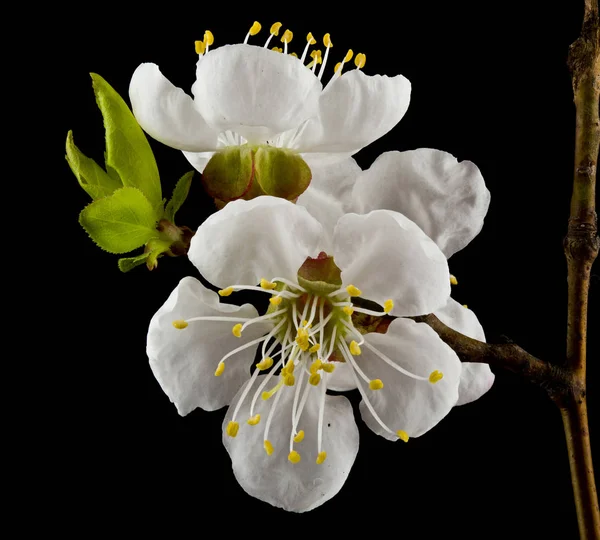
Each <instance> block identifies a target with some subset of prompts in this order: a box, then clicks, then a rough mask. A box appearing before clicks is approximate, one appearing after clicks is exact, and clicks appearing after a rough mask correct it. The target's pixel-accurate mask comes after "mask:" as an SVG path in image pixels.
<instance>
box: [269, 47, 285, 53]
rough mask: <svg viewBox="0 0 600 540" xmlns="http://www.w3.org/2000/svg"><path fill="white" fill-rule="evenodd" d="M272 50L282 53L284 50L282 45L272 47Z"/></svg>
mask: <svg viewBox="0 0 600 540" xmlns="http://www.w3.org/2000/svg"><path fill="white" fill-rule="evenodd" d="M271 50H272V51H275V52H280V53H282V52H283V49H282V48H281V47H271Z"/></svg>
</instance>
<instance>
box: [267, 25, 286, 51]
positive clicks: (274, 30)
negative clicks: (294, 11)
mask: <svg viewBox="0 0 600 540" xmlns="http://www.w3.org/2000/svg"><path fill="white" fill-rule="evenodd" d="M281 26H282V24H281V23H280V22H276V23H273V24H272V25H271V29H270V30H269V33H270V34H271V35H270V36H269V37H268V38H267V42H266V43H265V49H266V48H267V47H268V46H269V43H271V40H272V39H273V36H278V35H279V29H280V28H281Z"/></svg>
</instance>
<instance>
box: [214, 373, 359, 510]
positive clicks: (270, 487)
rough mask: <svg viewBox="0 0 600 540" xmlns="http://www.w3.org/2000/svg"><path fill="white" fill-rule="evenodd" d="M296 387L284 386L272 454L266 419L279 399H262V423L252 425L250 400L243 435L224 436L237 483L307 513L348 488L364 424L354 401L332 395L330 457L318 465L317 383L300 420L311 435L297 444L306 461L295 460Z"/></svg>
mask: <svg viewBox="0 0 600 540" xmlns="http://www.w3.org/2000/svg"><path fill="white" fill-rule="evenodd" d="M260 378H262V377H259V380H260ZM294 390H295V388H294V387H286V386H284V387H283V388H282V390H281V391H282V392H283V394H282V396H281V398H280V400H279V402H278V404H277V409H276V412H275V413H274V416H273V420H272V423H271V428H270V430H269V441H270V442H271V443H272V444H273V448H274V452H273V454H272V455H270V456H268V455H267V454H266V452H265V450H264V447H263V443H264V428H265V423H266V421H267V416H268V414H269V410H270V407H271V405H272V403H273V402H274V399H275V398H271V399H270V400H269V401H263V400H261V399H260V398H259V401H258V402H257V403H258V407H257V409H255V411H254V412H255V413H257V412H258V413H260V415H261V421H260V423H259V424H258V425H256V426H249V425H248V424H246V420H247V419H248V418H249V416H250V412H249V405H250V403H249V402H250V400H249V399H246V400H245V402H244V404H243V405H242V407H241V410H240V413H239V414H238V417H236V421H238V422H239V424H240V429H239V432H238V435H237V437H235V438H231V437H229V436H228V435H226V434H224V435H223V444H224V445H225V448H227V451H228V452H229V455H230V457H231V462H232V465H233V472H234V473H235V477H236V478H237V481H238V482H239V483H240V485H241V486H242V488H244V490H245V491H246V492H247V493H248V494H249V495H251V496H252V497H256V498H257V499H260V500H262V501H265V502H268V503H269V504H272V505H273V506H277V507H279V508H283V509H284V510H288V511H292V512H306V511H308V510H312V509H313V508H316V507H317V506H320V505H321V504H323V503H324V502H326V501H328V500H329V499H331V498H332V497H333V496H334V495H335V494H336V493H338V491H339V490H340V489H341V487H342V486H343V484H344V482H345V481H346V478H347V477H348V473H349V472H350V469H351V468H352V465H353V463H354V459H355V458H356V454H357V452H358V428H357V427H356V423H355V421H354V414H353V413H352V406H351V405H350V402H349V401H348V400H347V399H346V398H345V397H343V396H335V397H334V396H326V397H325V414H324V422H323V446H322V449H323V450H324V451H326V452H327V459H326V460H325V462H324V463H322V464H321V465H317V464H316V463H315V460H316V459H317V419H318V414H319V408H318V405H319V400H318V396H319V388H317V387H312V388H311V389H310V394H309V398H308V401H307V402H306V406H305V408H304V410H303V412H302V416H301V418H300V422H299V424H298V429H301V430H304V433H305V437H304V440H303V441H302V442H300V443H297V444H295V445H294V449H295V450H296V451H297V452H298V453H299V454H300V456H301V461H300V462H299V463H295V464H293V463H290V461H288V454H289V452H290V447H289V444H290V433H291V429H292V403H293V396H294ZM250 396H252V391H251V393H250ZM239 397H240V394H238V396H236V398H235V399H234V402H233V405H232V406H231V407H230V408H229V410H228V412H227V416H226V417H225V420H224V422H223V428H224V430H225V427H226V426H227V424H228V423H229V421H230V420H231V418H232V414H233V409H234V407H235V404H236V403H237V400H238V399H239ZM238 418H239V419H238Z"/></svg>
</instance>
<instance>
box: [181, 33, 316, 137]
mask: <svg viewBox="0 0 600 540" xmlns="http://www.w3.org/2000/svg"><path fill="white" fill-rule="evenodd" d="M321 88H322V86H321V83H320V82H319V80H318V79H317V78H316V77H315V76H314V75H313V73H312V72H311V71H310V70H309V69H306V67H305V66H304V65H302V63H301V62H300V61H299V60H298V59H297V58H294V57H293V56H291V55H287V54H281V53H277V52H275V51H272V50H269V49H265V48H263V47H255V46H253V45H244V44H240V45H225V46H223V47H219V48H218V49H215V50H213V51H210V52H209V53H208V54H206V55H205V56H203V57H202V58H200V60H199V61H198V64H197V68H196V82H195V83H194V85H193V87H192V93H193V94H194V103H195V105H196V108H197V110H198V111H199V112H200V114H201V115H202V116H203V117H204V118H205V119H206V121H207V122H208V123H209V124H210V125H211V126H213V127H214V128H216V129H217V130H219V131H225V130H228V129H230V130H232V131H235V132H236V133H239V134H240V135H242V136H243V137H245V138H246V139H248V140H249V141H250V142H251V143H256V142H263V141H265V140H267V139H268V138H270V137H272V136H274V135H276V134H278V133H281V132H283V131H287V130H289V129H292V128H295V127H298V126H299V125H300V124H301V123H302V122H303V121H304V120H306V119H308V118H310V117H312V116H314V115H315V114H317V108H318V100H319V95H320V93H321Z"/></svg>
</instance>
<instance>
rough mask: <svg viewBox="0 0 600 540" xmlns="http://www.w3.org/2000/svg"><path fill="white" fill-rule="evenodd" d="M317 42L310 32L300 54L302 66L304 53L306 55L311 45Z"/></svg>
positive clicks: (304, 58) (304, 57)
mask: <svg viewBox="0 0 600 540" xmlns="http://www.w3.org/2000/svg"><path fill="white" fill-rule="evenodd" d="M316 42H317V40H316V39H315V38H314V37H313V35H312V32H309V33H308V34H307V35H306V46H305V47H304V51H303V52H302V57H301V58H300V62H302V63H303V64H304V60H306V53H308V49H309V48H310V46H311V45H314V44H315V43H316Z"/></svg>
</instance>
